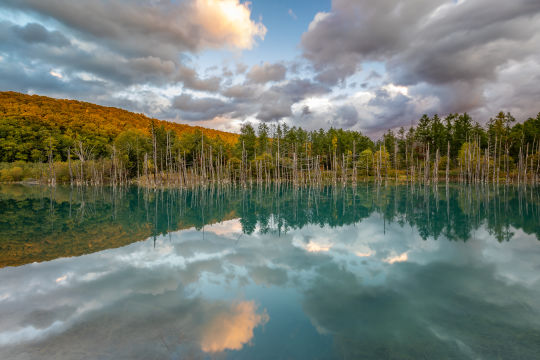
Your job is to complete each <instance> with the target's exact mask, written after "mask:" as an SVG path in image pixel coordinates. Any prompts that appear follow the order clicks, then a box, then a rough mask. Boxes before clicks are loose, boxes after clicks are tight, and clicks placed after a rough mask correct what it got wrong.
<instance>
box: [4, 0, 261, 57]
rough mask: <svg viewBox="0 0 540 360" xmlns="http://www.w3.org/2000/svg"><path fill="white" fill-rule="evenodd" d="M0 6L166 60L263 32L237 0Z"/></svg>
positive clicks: (65, 0)
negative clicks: (43, 18)
mask: <svg viewBox="0 0 540 360" xmlns="http://www.w3.org/2000/svg"><path fill="white" fill-rule="evenodd" d="M3 6H5V7H10V8H12V9H17V10H22V11H29V12H33V13H36V14H39V15H41V16H43V17H47V18H51V19H54V20H56V21H58V22H60V23H61V24H63V25H64V26H65V27H66V28H69V29H73V30H76V31H77V32H78V33H80V34H81V35H82V36H83V37H84V38H86V39H88V40H94V41H96V40H98V39H99V40H101V43H102V44H106V45H107V46H108V47H109V48H110V49H117V50H119V51H120V52H122V53H124V54H131V55H135V56H161V57H163V56H165V57H168V58H171V57H173V56H175V55H176V54H177V53H178V52H181V51H186V50H188V51H199V50H202V49H204V48H222V47H224V46H225V47H227V46H230V47H234V48H239V49H249V48H251V47H253V45H254V43H255V39H256V38H261V39H263V38H264V35H265V34H266V28H265V27H264V25H263V24H262V23H260V22H254V21H252V20H251V19H250V15H251V10H250V9H249V5H248V4H247V3H240V2H239V1H238V0H190V1H182V2H171V1H152V2H144V1H136V2H133V1H128V0H116V1H113V2H107V3H104V2H88V1H80V0H79V1H69V0H51V1H47V2H43V1H39V0H20V1H19V0H17V1H15V0H6V1H4V2H3Z"/></svg>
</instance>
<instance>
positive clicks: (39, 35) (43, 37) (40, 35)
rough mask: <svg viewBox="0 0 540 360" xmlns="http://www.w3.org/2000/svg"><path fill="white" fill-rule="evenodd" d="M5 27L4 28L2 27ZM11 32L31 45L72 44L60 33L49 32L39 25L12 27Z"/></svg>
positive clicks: (29, 24) (58, 45) (60, 45)
mask: <svg viewBox="0 0 540 360" xmlns="http://www.w3.org/2000/svg"><path fill="white" fill-rule="evenodd" d="M2 27H4V26H2ZM10 27H11V29H10V30H11V31H13V33H14V34H16V35H18V36H19V37H20V38H21V39H23V40H24V41H26V42H29V43H45V44H47V45H49V46H57V47H62V46H67V45H69V44H70V41H69V40H68V38H66V37H65V36H64V34H62V33H61V32H60V31H49V30H47V29H46V28H45V27H44V26H43V25H41V24H38V23H28V24H26V25H25V26H17V25H12V26H10Z"/></svg>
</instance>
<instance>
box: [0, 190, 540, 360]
mask: <svg viewBox="0 0 540 360" xmlns="http://www.w3.org/2000/svg"><path fill="white" fill-rule="evenodd" d="M539 219H540V188H538V187H536V188H522V189H517V188H505V187H500V188H493V187H484V188H481V187H464V186H451V187H449V188H446V187H444V186H442V187H438V188H432V187H426V188H424V187H406V186H388V187H374V186H372V185H361V186H358V187H357V188H351V187H346V188H342V187H325V188H322V189H302V190H294V189H292V188H287V187H281V188H279V189H277V188H263V189H257V188H252V189H247V190H242V189H238V188H237V189H228V190H225V189H198V190H190V191H188V190H183V191H179V190H168V191H157V192H154V191H150V192H148V191H144V190H142V189H137V188H130V189H127V190H122V191H118V190H116V191H114V190H112V189H110V188H90V189H77V188H75V189H71V188H69V187H65V188H63V187H58V188H56V189H55V190H52V189H49V188H42V187H25V186H5V185H4V186H0V267H1V268H0V358H1V359H45V358H51V359H200V358H203V359H204V358H218V359H225V358H227V359H229V358H230V359H538V358H540V241H539V239H540V220H539Z"/></svg>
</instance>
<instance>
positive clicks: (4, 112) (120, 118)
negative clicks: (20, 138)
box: [0, 91, 238, 144]
mask: <svg viewBox="0 0 540 360" xmlns="http://www.w3.org/2000/svg"><path fill="white" fill-rule="evenodd" d="M0 117H2V118H7V119H17V120H18V121H19V122H20V123H21V125H24V124H27V125H32V124H36V123H39V124H41V125H48V126H50V127H52V128H57V129H58V130H60V131H62V132H64V131H65V132H71V133H78V134H88V133H92V132H93V133H94V134H97V133H100V134H103V135H104V136H106V137H110V138H114V137H116V136H117V135H118V134H119V133H120V132H122V131H124V130H127V129H130V128H132V129H137V130H142V131H144V132H148V131H149V125H150V122H151V121H154V122H155V124H156V126H161V125H163V126H164V127H165V129H166V130H172V131H174V132H176V133H177V134H178V135H180V134H182V133H186V132H187V133H193V132H196V131H197V130H199V131H201V132H202V133H203V134H205V135H206V136H208V137H209V138H221V140H223V141H224V142H226V143H228V144H234V143H236V141H237V139H238V134H234V133H229V132H225V131H219V130H214V129H209V128H204V127H201V126H191V125H186V124H179V123H174V122H170V121H165V120H158V119H153V118H150V117H147V116H145V115H143V114H140V113H134V112H130V111H127V110H124V109H120V108H116V107H108V106H101V105H96V104H93V103H89V102H84V101H78V100H69V99H56V98H52V97H47V96H41V95H27V94H22V93H17V92H13V91H4V92H0Z"/></svg>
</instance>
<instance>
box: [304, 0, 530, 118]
mask: <svg viewBox="0 0 540 360" xmlns="http://www.w3.org/2000/svg"><path fill="white" fill-rule="evenodd" d="M539 20H540V3H539V2H537V1H530V0H518V1H515V2H512V3H504V4H503V3H501V4H497V6H493V4H492V2H490V1H488V0H467V1H459V2H455V1H449V0H436V1H432V0H415V1H408V2H395V1H391V0H383V1H377V2H372V1H367V0H363V1H356V0H354V1H353V0H334V1H333V2H332V9H331V11H329V12H324V13H318V14H317V15H316V16H315V17H314V19H313V21H312V22H311V24H310V25H309V28H308V30H307V32H305V33H304V34H303V36H302V41H301V46H302V51H303V56H304V57H305V58H306V59H307V60H309V61H310V63H311V64H312V66H313V68H314V70H315V72H316V74H317V75H316V77H317V79H319V80H320V81H322V82H325V83H328V84H336V83H339V82H343V81H344V80H345V79H347V78H348V77H350V76H352V75H353V74H355V73H356V72H357V71H359V70H361V68H362V66H363V64H364V63H365V62H369V61H376V62H380V63H383V64H384V65H385V66H386V70H387V72H388V74H387V75H388V77H389V81H391V82H392V83H394V84H397V85H401V86H403V85H404V86H408V87H410V88H411V93H415V94H416V95H417V96H418V97H419V98H422V99H425V98H429V95H430V94H435V96H437V97H438V98H439V99H440V102H439V106H438V107H436V108H433V109H432V108H429V106H428V108H426V109H420V111H436V112H441V113H449V112H463V111H478V112H479V113H480V112H481V109H482V108H486V107H489V106H490V103H489V99H488V98H487V97H486V89H487V88H493V87H504V86H505V85H504V84H503V83H502V81H500V76H501V75H502V73H501V71H502V69H504V68H506V67H507V66H508V64H510V63H512V62H517V63H525V62H529V61H530V59H531V57H532V58H534V59H535V61H538V54H539V51H540V50H539V49H540V35H539V34H540V21H539ZM335 39H339V41H335ZM507 90H508V91H507V92H506V94H510V93H511V92H510V90H514V91H515V90H516V88H513V89H507ZM403 96H404V97H408V98H409V99H410V100H411V101H412V102H414V100H415V99H414V96H412V95H405V94H404V95H403ZM525 96H526V99H527V100H525V101H523V100H522V102H521V103H522V104H523V103H524V104H523V106H524V108H526V110H525V111H531V110H532V111H534V108H535V101H536V100H535V98H534V99H533V96H527V95H525ZM377 97H378V98H379V99H378V100H376V101H380V98H381V95H380V94H378V95H377ZM397 100H399V101H398V103H396V104H388V103H387V104H386V105H388V106H394V105H396V106H397V107H396V108H394V109H395V111H393V112H394V113H398V109H399V108H403V107H404V106H408V105H405V103H407V101H406V99H404V98H401V99H397ZM428 103H429V105H432V104H433V102H432V101H428ZM372 105H376V104H375V102H373V103H372ZM380 105H382V104H380ZM419 105H421V104H420V103H414V106H415V107H416V108H420V107H421V106H419ZM497 111H498V110H497ZM391 112H392V111H391ZM418 115H419V113H418V112H412V113H408V117H409V119H408V120H409V121H410V120H412V118H414V117H415V116H418ZM380 120H385V119H384V117H383V118H381V119H380ZM404 123H405V118H404V117H403V119H402V120H401V121H398V122H394V124H397V125H399V124H404ZM382 125H383V126H384V125H386V123H384V122H383V124H382Z"/></svg>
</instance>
